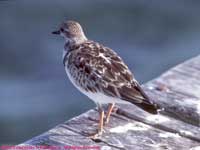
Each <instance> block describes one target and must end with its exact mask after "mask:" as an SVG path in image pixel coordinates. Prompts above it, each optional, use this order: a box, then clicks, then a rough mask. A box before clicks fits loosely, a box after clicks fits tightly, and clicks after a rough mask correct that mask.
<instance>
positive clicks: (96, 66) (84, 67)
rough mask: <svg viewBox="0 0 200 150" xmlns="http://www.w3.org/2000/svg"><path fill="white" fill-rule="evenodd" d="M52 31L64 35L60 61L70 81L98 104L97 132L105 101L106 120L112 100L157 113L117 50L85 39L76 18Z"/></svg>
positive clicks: (111, 107) (112, 103) (113, 103)
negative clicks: (106, 105) (106, 106)
mask: <svg viewBox="0 0 200 150" xmlns="http://www.w3.org/2000/svg"><path fill="white" fill-rule="evenodd" d="M52 33H53V34H59V35H61V36H63V37H64V39H65V42H66V43H65V46H64V51H63V64H64V66H65V71H66V73H67V75H68V77H69V79H70V81H71V82H72V83H73V85H74V86H75V87H76V88H77V89H78V90H79V91H80V92H82V93H83V94H85V95H86V96H88V97H89V98H90V99H91V100H93V101H94V102H95V103H96V104H97V106H98V110H99V113H100V120H99V128H98V132H97V135H100V134H102V131H103V125H104V110H103V109H102V104H109V107H108V111H107V114H106V120H105V122H106V123H108V122H109V118H110V114H111V112H112V109H113V107H114V105H115V103H124V104H135V105H137V106H138V107H140V108H141V109H143V110H145V111H147V112H149V113H152V114H156V113H157V106H156V105H155V104H154V103H153V102H152V101H151V100H150V99H149V98H148V96H147V95H146V94H145V92H144V91H143V90H142V88H141V87H140V85H139V83H138V82H137V81H136V79H135V78H134V76H133V74H132V73H131V71H130V70H129V68H128V67H127V65H126V64H125V63H124V61H123V60H122V59H121V58H120V57H119V56H118V54H117V53H116V52H115V51H114V50H112V49H110V48H108V47H105V46H103V45H102V44H99V43H97V42H94V41H91V40H88V39H87V37H86V36H85V34H84V32H83V29H82V27H81V25H80V24H79V23H78V22H75V21H65V22H63V23H62V24H61V25H60V27H59V29H58V30H57V31H54V32H52Z"/></svg>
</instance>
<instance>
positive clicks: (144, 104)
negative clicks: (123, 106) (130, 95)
mask: <svg viewBox="0 0 200 150" xmlns="http://www.w3.org/2000/svg"><path fill="white" fill-rule="evenodd" d="M134 104H135V105H136V106H138V107H140V108H141V109H143V110H145V111H147V112H149V113H151V114H157V113H158V109H159V108H158V106H157V105H156V104H151V103H147V102H145V101H144V102H142V103H134Z"/></svg>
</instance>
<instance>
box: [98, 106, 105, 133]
mask: <svg viewBox="0 0 200 150" xmlns="http://www.w3.org/2000/svg"><path fill="white" fill-rule="evenodd" d="M99 114H100V119H99V128H98V133H97V134H98V135H101V134H102V133H103V125H104V111H103V109H101V110H100V111H99Z"/></svg>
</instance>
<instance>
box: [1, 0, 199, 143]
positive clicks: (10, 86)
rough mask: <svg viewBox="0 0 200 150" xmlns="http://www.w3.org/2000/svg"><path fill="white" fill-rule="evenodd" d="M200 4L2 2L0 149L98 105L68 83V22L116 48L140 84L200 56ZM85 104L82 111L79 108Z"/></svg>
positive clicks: (88, 0) (138, 0)
mask: <svg viewBox="0 0 200 150" xmlns="http://www.w3.org/2000/svg"><path fill="white" fill-rule="evenodd" d="M199 8H200V2H198V1H195V2H194V1H185V0H184V1H181V2H177V1H176V2H174V1H172V0H169V1H162V2H161V1H159V0H154V1H151V2H147V1H142V0H134V1H129V2H125V1H124V2H123V3H122V1H119V0H116V1H115V2H113V1H107V0H102V1H97V0H85V1H81V0H75V1H70V2H68V1H66V0H57V1H53V0H48V1H47V0H43V1H39V0H35V1H27V0H20V1H13V0H10V1H9V0H8V1H0V19H1V21H0V33H1V34H0V83H1V84H0V133H1V136H0V144H16V143H20V142H23V141H24V140H27V139H29V138H31V137H33V136H35V135H38V134H40V133H42V132H44V131H46V130H48V129H50V128H52V127H53V126H55V125H57V124H59V123H61V122H63V121H66V120H67V119H69V118H71V117H73V116H75V115H78V114H80V113H82V112H84V111H86V110H88V109H89V108H92V107H94V104H93V103H92V102H91V101H90V100H89V99H88V98H87V97H85V96H83V95H82V94H81V93H79V92H78V91H77V90H76V89H75V88H74V87H73V86H72V85H71V83H70V82H69V81H68V79H67V76H66V74H65V71H64V68H63V65H62V60H61V58H62V49H63V45H64V41H63V39H62V38H59V37H55V36H53V35H51V34H50V33H51V31H52V30H54V29H55V28H56V27H57V25H58V24H59V23H60V22H61V21H62V20H64V19H75V20H77V21H79V22H80V23H81V24H82V26H83V27H84V30H85V32H86V35H87V37H88V38H89V39H92V40H95V41H98V42H100V43H103V44H104V45H106V46H108V47H111V48H113V49H115V50H116V51H117V52H118V53H119V54H120V55H121V57H122V58H123V59H124V60H125V62H126V63H127V64H128V66H129V67H130V69H131V70H132V71H133V70H134V74H135V76H136V78H137V79H138V80H139V81H140V82H141V83H143V82H146V81H149V80H151V79H153V78H155V77H156V76H159V75H160V74H161V73H162V72H163V71H165V70H167V69H169V68H170V67H172V66H174V65H176V64H178V63H180V62H182V61H184V60H186V59H188V58H190V57H193V56H196V55H197V54H199V52H200V50H199V48H200V43H199V38H200V32H199V31H200V29H199V26H200V18H199V13H200V9H199ZM77 104H81V105H77Z"/></svg>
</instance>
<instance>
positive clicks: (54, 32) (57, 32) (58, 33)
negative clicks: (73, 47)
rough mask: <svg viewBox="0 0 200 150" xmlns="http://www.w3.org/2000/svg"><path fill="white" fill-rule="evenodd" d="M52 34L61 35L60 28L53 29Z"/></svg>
mask: <svg viewBox="0 0 200 150" xmlns="http://www.w3.org/2000/svg"><path fill="white" fill-rule="evenodd" d="M52 34H57V35H60V31H59V30H57V31H53V32H52Z"/></svg>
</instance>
